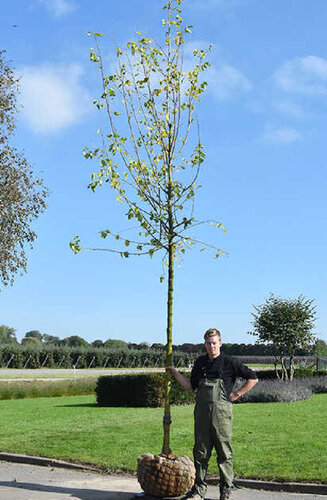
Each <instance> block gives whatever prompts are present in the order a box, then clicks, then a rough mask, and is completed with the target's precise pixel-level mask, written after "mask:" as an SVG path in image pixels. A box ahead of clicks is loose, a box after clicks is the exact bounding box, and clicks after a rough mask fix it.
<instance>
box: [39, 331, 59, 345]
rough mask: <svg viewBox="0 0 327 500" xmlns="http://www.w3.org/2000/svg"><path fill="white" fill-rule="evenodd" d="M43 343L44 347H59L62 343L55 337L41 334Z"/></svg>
mask: <svg viewBox="0 0 327 500" xmlns="http://www.w3.org/2000/svg"><path fill="white" fill-rule="evenodd" d="M43 343H44V344H45V345H60V344H61V343H62V341H61V340H60V338H59V337H57V336H56V335H48V334H47V333H44V334H43Z"/></svg>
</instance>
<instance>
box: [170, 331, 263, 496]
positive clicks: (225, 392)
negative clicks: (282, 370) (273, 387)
mask: <svg viewBox="0 0 327 500" xmlns="http://www.w3.org/2000/svg"><path fill="white" fill-rule="evenodd" d="M204 339H205V348H206V351H207V354H206V355H204V356H200V357H199V358H198V359H197V360H196V361H195V363H194V366H193V369H192V372H191V379H188V378H185V377H184V376H183V375H182V374H181V373H179V372H178V371H177V369H176V368H175V367H173V366H168V367H167V369H169V370H170V371H171V373H172V375H173V376H174V377H175V379H176V380H177V381H178V382H179V383H180V384H181V386H182V387H184V389H186V390H187V391H194V390H197V395H196V403H195V409H194V448H193V456H194V465H195V470H196V475H195V484H194V487H193V488H192V490H191V491H190V492H189V493H188V494H187V495H186V497H185V498H189V499H193V500H201V499H203V498H204V497H205V494H206V491H207V484H206V482H205V476H206V472H207V468H208V462H209V458H210V456H211V451H212V448H213V447H215V450H216V453H217V462H218V468H219V474H220V500H228V499H229V498H230V496H231V489H232V486H233V451H232V428H233V413H232V403H233V402H234V401H236V400H237V399H238V398H239V397H240V396H242V395H243V394H245V393H247V392H248V391H249V390H250V389H252V387H254V386H255V384H256V383H257V382H258V379H257V376H256V374H255V372H254V371H252V370H250V368H248V367H247V366H245V365H242V363H240V362H239V361H238V360H237V359H235V358H232V357H230V356H227V355H225V354H223V353H221V352H220V347H221V345H222V342H221V335H220V332H219V330H216V329H215V328H210V329H209V330H207V331H206V332H205V334H204ZM236 377H241V378H243V379H245V382H244V384H243V385H242V387H241V388H240V389H238V390H237V391H236V392H232V391H233V386H234V383H235V379H236Z"/></svg>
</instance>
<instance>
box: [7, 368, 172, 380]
mask: <svg viewBox="0 0 327 500" xmlns="http://www.w3.org/2000/svg"><path fill="white" fill-rule="evenodd" d="M163 371H164V368H160V367H157V368H147V367H144V368H81V369H79V368H77V369H76V372H74V370H73V369H72V368H71V369H70V368H36V369H33V370H28V369H26V370H24V369H10V368H2V369H0V380H1V381H3V382H13V381H15V382H16V381H22V380H30V381H32V380H43V381H54V380H55V381H57V380H58V381H60V380H68V379H70V380H72V379H74V377H75V376H76V377H77V378H84V377H99V376H100V375H125V374H127V373H146V372H163ZM10 375H12V377H11V376H10ZM51 375H53V376H52V377H51Z"/></svg>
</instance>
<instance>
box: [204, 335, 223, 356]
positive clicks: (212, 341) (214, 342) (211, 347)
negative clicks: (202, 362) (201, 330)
mask: <svg viewBox="0 0 327 500" xmlns="http://www.w3.org/2000/svg"><path fill="white" fill-rule="evenodd" d="M221 344H222V342H221V340H220V338H219V337H218V335H214V336H213V337H209V338H207V339H206V341H205V343H204V345H205V348H206V351H207V353H208V356H209V358H210V359H214V358H217V356H219V354H220V347H221Z"/></svg>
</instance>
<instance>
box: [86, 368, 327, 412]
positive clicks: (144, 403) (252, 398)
mask: <svg viewBox="0 0 327 500" xmlns="http://www.w3.org/2000/svg"><path fill="white" fill-rule="evenodd" d="M183 374H184V376H186V377H187V376H189V375H190V374H189V373H187V372H183ZM243 383H244V380H242V379H238V380H237V381H236V384H235V388H234V390H236V389H237V388H239V387H240V386H241V385H243ZM164 390H165V374H164V373H147V374H145V373H144V374H138V375H106V376H103V377H99V379H98V382H97V385H96V388H95V393H96V395H97V403H98V405H99V406H132V407H157V406H163V404H164ZM322 392H326V393H327V376H321V377H311V378H309V377H307V378H305V379H295V380H293V381H292V382H290V381H283V380H276V379H275V380H259V382H258V383H257V385H256V386H255V387H254V388H253V389H252V390H251V391H250V392H248V393H247V394H245V395H244V396H242V397H241V398H240V399H239V400H238V401H237V402H238V403H265V402H292V401H300V400H303V399H307V398H309V397H311V396H312V394H313V393H322ZM194 401H195V393H191V392H188V391H186V390H185V389H183V388H182V387H181V386H180V384H179V383H178V382H177V381H176V380H175V379H173V380H172V388H171V403H172V404H173V405H181V404H191V403H194Z"/></svg>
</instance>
